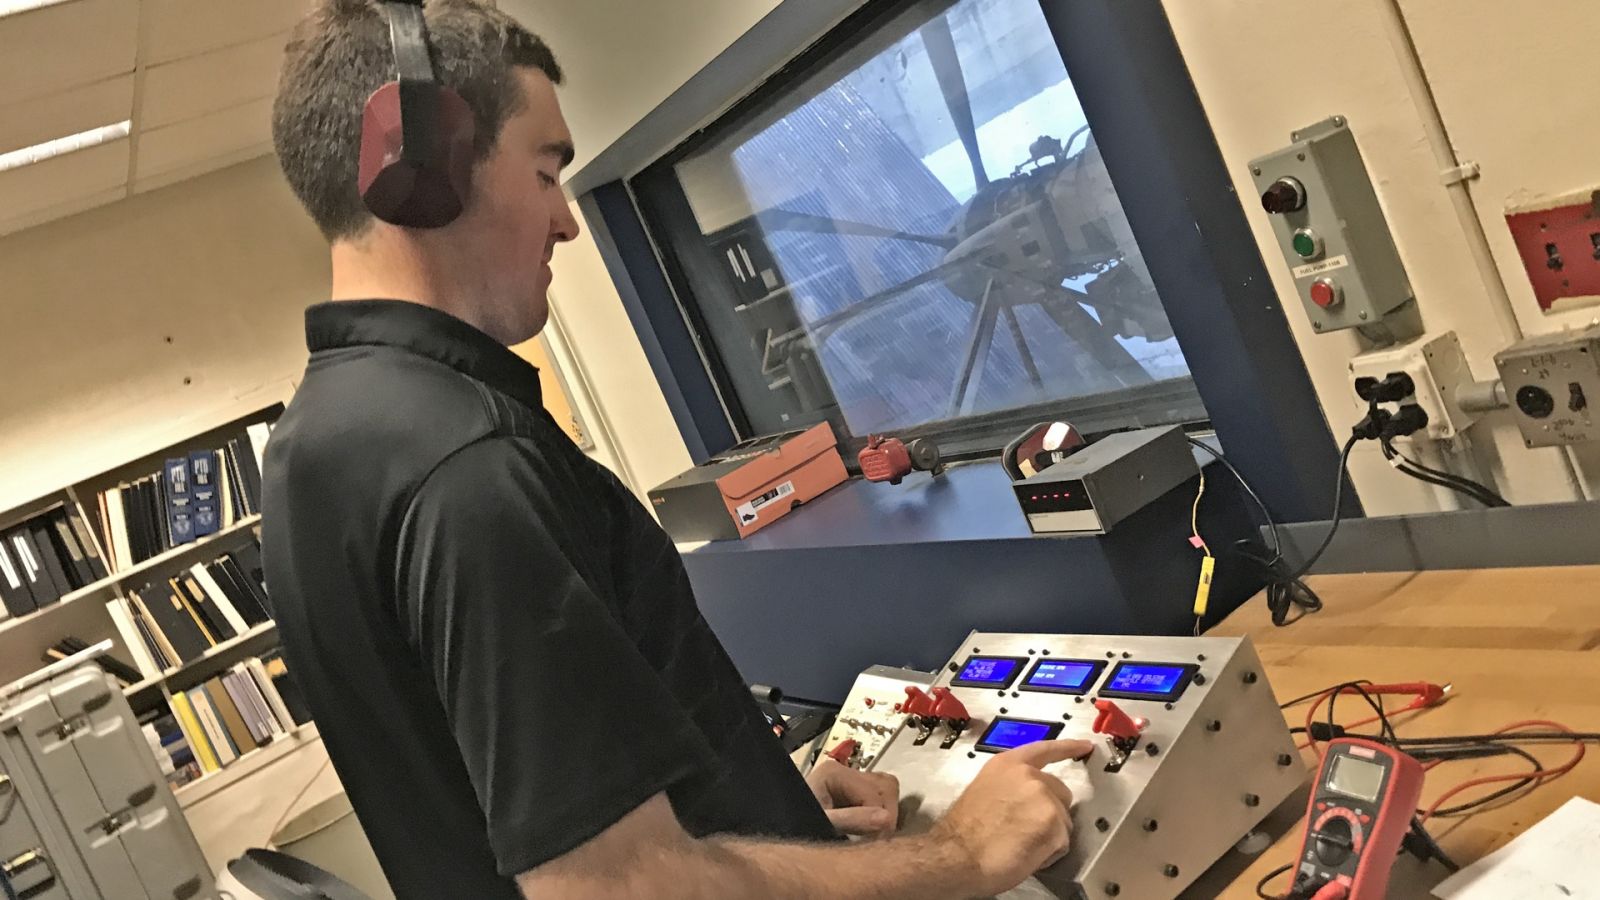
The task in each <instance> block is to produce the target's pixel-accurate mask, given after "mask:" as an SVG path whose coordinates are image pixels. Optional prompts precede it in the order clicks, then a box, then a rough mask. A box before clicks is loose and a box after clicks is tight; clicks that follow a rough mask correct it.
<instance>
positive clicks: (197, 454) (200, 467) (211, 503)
mask: <svg viewBox="0 0 1600 900" xmlns="http://www.w3.org/2000/svg"><path fill="white" fill-rule="evenodd" d="M189 489H190V491H191V494H190V499H191V501H192V504H193V508H194V534H195V537H205V536H206V535H208V534H216V533H217V531H218V530H220V529H221V527H222V507H221V506H220V505H219V498H218V497H217V457H216V454H215V452H214V451H211V450H196V451H194V452H193V453H190V454H189Z"/></svg>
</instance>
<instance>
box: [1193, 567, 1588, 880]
mask: <svg viewBox="0 0 1600 900" xmlns="http://www.w3.org/2000/svg"><path fill="white" fill-rule="evenodd" d="M1309 583H1310V584H1311V586H1312V587H1313V589H1315V590H1316V591H1317V593H1318V594H1320V595H1321V597H1322V600H1323V602H1324V604H1325V605H1326V608H1325V609H1324V610H1323V611H1322V612H1320V613H1316V614H1315V615H1312V616H1308V617H1307V618H1305V619H1304V620H1303V621H1301V622H1299V623H1297V624H1294V625H1291V626H1289V627H1287V628H1275V627H1273V625H1272V623H1271V621H1270V619H1269V617H1268V615H1267V611H1266V605H1265V602H1264V601H1263V600H1262V599H1261V598H1260V597H1257V598H1255V599H1253V600H1251V601H1250V602H1249V603H1248V604H1246V605H1245V606H1243V607H1241V608H1240V609H1239V610H1238V611H1237V612H1235V613H1234V614H1233V615H1232V616H1230V617H1229V618H1228V619H1227V620H1226V621H1224V622H1222V623H1221V624H1220V625H1218V626H1217V627H1216V628H1213V629H1212V630H1211V631H1210V632H1209V634H1210V635H1213V636H1231V635H1248V636H1249V637H1250V638H1251V639H1252V641H1253V642H1254V643H1255V645H1256V649H1257V651H1258V652H1259V653H1260V654H1261V658H1262V661H1263V662H1264V664H1265V665H1266V668H1267V672H1268V676H1269V678H1270V680H1271V682H1272V687H1273V690H1274V691H1275V692H1276V693H1277V695H1278V696H1279V697H1280V698H1283V699H1289V698H1292V697H1297V696H1300V695H1301V694H1307V693H1310V692H1312V691H1315V690H1317V689H1319V688H1323V687H1329V686H1331V685H1333V684H1336V683H1338V682H1342V681H1350V680H1357V679H1370V680H1372V681H1377V682H1395V681H1433V682H1437V683H1441V684H1442V683H1446V682H1448V683H1451V684H1452V685H1453V690H1452V693H1451V695H1450V699H1449V700H1448V701H1446V702H1445V703H1444V704H1443V705H1441V706H1438V707H1435V708H1433V709H1429V710H1425V711H1422V712H1420V713H1415V714H1409V715H1407V716H1405V717H1404V718H1403V719H1402V720H1401V722H1402V723H1403V724H1401V723H1397V730H1399V731H1400V733H1401V734H1402V735H1411V736H1426V735H1446V734H1476V733H1483V732H1488V731H1492V730H1494V729H1496V728H1498V727H1500V726H1502V725H1505V724H1507V723H1510V722H1513V721H1516V720H1519V719H1532V718H1539V719H1555V720H1558V721H1561V722H1564V723H1565V724H1567V725H1569V726H1570V727H1572V728H1574V729H1578V730H1588V731H1595V730H1600V689H1597V688H1600V652H1594V651H1595V648H1597V647H1600V566H1574V567H1564V568H1541V569H1483V570H1475V571H1447V572H1422V573H1403V574H1394V573H1383V574H1363V575H1329V576H1318V577H1315V578H1312V579H1310V581H1309ZM1358 706H1362V707H1364V706H1365V704H1362V703H1361V701H1360V700H1359V698H1354V697H1351V698H1346V699H1344V700H1342V701H1341V703H1340V707H1339V708H1340V711H1341V713H1344V712H1345V711H1348V714H1347V715H1341V718H1342V719H1344V720H1345V721H1350V720H1352V719H1354V718H1356V717H1358V716H1364V715H1366V714H1365V713H1361V712H1359V711H1358V709H1357V707H1358ZM1304 716H1305V707H1304V706H1301V707H1298V708H1296V709H1293V710H1289V711H1288V713H1287V714H1286V717H1287V718H1288V719H1289V720H1290V721H1291V722H1293V724H1296V725H1303V724H1304ZM1527 749H1529V751H1530V752H1532V753H1533V754H1534V755H1535V756H1536V757H1538V758H1539V759H1541V760H1543V761H1544V762H1545V765H1546V766H1547V767H1551V766H1554V765H1559V764H1560V763H1561V762H1563V761H1565V760H1566V759H1567V758H1568V757H1569V756H1570V755H1571V752H1572V751H1571V748H1570V747H1567V746H1557V747H1534V746H1529V747H1528V748H1527ZM1306 760H1307V765H1308V766H1309V765H1313V764H1314V763H1315V758H1314V756H1313V754H1312V753H1311V752H1310V751H1307V753H1306ZM1525 765H1526V764H1525V763H1522V762H1521V761H1520V760H1516V759H1514V758H1505V757H1500V758H1493V759H1486V760H1481V761H1463V762H1453V763H1449V764H1447V765H1444V766H1441V767H1439V769H1437V770H1436V771H1435V773H1434V774H1433V775H1432V776H1431V777H1430V778H1429V781H1428V784H1427V787H1426V788H1425V789H1424V791H1423V805H1424V806H1426V805H1427V804H1428V803H1429V802H1430V800H1431V799H1432V798H1433V797H1436V796H1437V795H1438V794H1439V793H1441V792H1442V791H1443V790H1445V789H1446V788H1448V787H1450V786H1452V785H1454V784H1457V783H1459V782H1461V781H1463V780H1465V779H1468V778H1471V777H1474V776H1477V775H1487V774H1497V773H1501V772H1514V771H1517V770H1518V767H1519V766H1522V767H1525ZM1493 788H1494V786H1490V787H1487V788H1483V789H1481V790H1482V792H1487V791H1489V790H1493ZM1573 795H1581V796H1584V797H1588V798H1590V799H1596V800H1600V750H1593V751H1592V752H1591V753H1590V755H1589V758H1587V759H1585V760H1584V762H1582V763H1580V764H1579V766H1578V767H1577V768H1576V769H1575V770H1573V771H1572V772H1571V773H1569V774H1567V775H1565V776H1562V777H1560V778H1556V779H1553V780H1550V781H1547V782H1546V783H1545V784H1544V785H1542V786H1540V787H1538V788H1534V789H1531V790H1530V791H1527V792H1522V793H1519V794H1518V795H1516V798H1517V799H1514V800H1513V801H1512V802H1509V803H1506V804H1504V805H1497V806H1494V807H1493V808H1490V809H1486V810H1483V811H1480V812H1477V813H1475V814H1473V815H1471V816H1468V817H1466V818H1461V819H1436V820H1434V821H1432V822H1430V823H1429V831H1430V832H1431V833H1432V834H1433V835H1434V837H1435V838H1437V839H1438V841H1439V844H1440V846H1441V847H1443V849H1444V850H1445V852H1447V853H1449V854H1450V855H1451V856H1452V857H1454V858H1455V860H1456V861H1457V862H1459V863H1462V864H1463V865H1464V864H1466V863H1469V862H1471V861H1473V860H1476V859H1478V858H1479V857H1481V856H1483V855H1484V854H1486V853H1488V852H1490V851H1492V850H1494V849H1496V848H1498V847H1499V846H1501V845H1502V844H1504V843H1506V842H1507V841H1508V840H1510V839H1511V838H1512V837H1515V836H1516V835H1517V834H1519V833H1521V832H1522V831H1523V830H1524V829H1526V828H1528V827H1529V826H1531V825H1533V824H1534V823H1536V822H1538V821H1539V820H1540V819H1542V818H1544V817H1545V816H1546V815H1548V814H1550V813H1551V812H1553V811H1554V810H1555V809H1556V808H1557V807H1559V806H1561V805H1562V804H1563V803H1564V802H1566V800H1567V799H1568V798H1569V797H1572V796H1573ZM1474 796H1481V793H1475V792H1473V791H1468V792H1466V793H1464V794H1462V795H1460V796H1459V799H1461V800H1468V799H1471V798H1472V797H1474ZM1305 802H1306V799H1305V794H1304V792H1302V793H1300V794H1299V795H1297V796H1296V797H1294V798H1292V799H1291V800H1290V801H1288V802H1286V803H1285V804H1284V805H1283V806H1281V807H1280V808H1279V809H1277V810H1276V811H1274V812H1273V814H1272V815H1271V816H1269V817H1268V819H1267V821H1266V822H1265V823H1264V826H1263V828H1264V830H1265V831H1267V833H1268V834H1270V835H1272V836H1273V837H1275V838H1277V843H1276V844H1274V845H1273V846H1272V847H1271V848H1270V849H1268V850H1267V851H1266V852H1264V853H1262V854H1261V855H1260V856H1259V857H1256V858H1254V859H1253V860H1247V859H1246V858H1244V857H1242V856H1241V855H1240V854H1233V855H1232V858H1230V859H1225V860H1223V861H1222V862H1221V863H1219V864H1218V865H1217V866H1215V867H1213V869H1212V870H1211V871H1209V872H1207V873H1206V874H1205V875H1204V876H1202V878H1201V879H1200V880H1199V881H1198V882H1196V883H1195V885H1194V886H1193V887H1192V888H1190V890H1189V891H1187V892H1185V894H1184V897H1185V898H1190V897H1193V898H1210V897H1219V898H1226V900H1234V898H1254V897H1255V896H1256V894H1255V885H1256V882H1257V881H1258V880H1259V879H1260V878H1261V876H1263V875H1265V874H1266V873H1267V872H1269V871H1271V870H1272V869H1274V868H1277V867H1278V866H1280V865H1282V864H1284V863H1286V862H1288V861H1289V860H1290V859H1292V858H1293V857H1294V855H1295V854H1296V852H1297V851H1298V850H1299V841H1300V833H1301V827H1302V818H1303V816H1304V814H1305ZM1453 802H1455V801H1452V803H1453ZM1445 875H1446V872H1445V871H1444V869H1443V868H1442V867H1440V866H1439V865H1438V864H1437V863H1429V864H1426V865H1424V864H1420V863H1417V862H1416V860H1414V859H1412V858H1411V857H1409V856H1406V857H1402V858H1401V859H1400V860H1399V861H1397V862H1396V864H1395V869H1394V876H1393V879H1392V881H1391V884H1390V891H1389V896H1390V897H1391V898H1396V900H1402V898H1403V900H1411V898H1417V900H1422V898H1426V897H1428V896H1430V894H1429V890H1430V889H1431V888H1432V887H1433V886H1434V885H1436V884H1438V883H1439V882H1440V881H1442V880H1443V879H1444V877H1445ZM1288 877H1289V876H1287V875H1285V876H1282V877H1280V878H1278V879H1275V880H1274V881H1273V882H1272V883H1271V884H1270V885H1269V886H1268V890H1269V892H1282V891H1283V890H1285V889H1286V888H1287V885H1288V883H1289V881H1288ZM1507 900H1515V898H1507Z"/></svg>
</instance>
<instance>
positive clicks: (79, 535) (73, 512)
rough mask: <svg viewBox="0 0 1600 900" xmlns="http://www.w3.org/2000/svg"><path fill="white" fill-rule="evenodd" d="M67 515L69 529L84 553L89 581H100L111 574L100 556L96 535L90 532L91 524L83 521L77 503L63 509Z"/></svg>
mask: <svg viewBox="0 0 1600 900" xmlns="http://www.w3.org/2000/svg"><path fill="white" fill-rule="evenodd" d="M63 512H64V513H65V514H66V517H67V530H68V531H70V532H72V536H73V537H74V538H75V539H76V541H77V545H78V549H79V551H80V552H81V553H82V554H83V557H84V562H85V563H86V565H87V567H88V569H87V571H88V575H89V583H91V584H92V583H93V582H96V581H99V580H100V579H102V578H105V577H106V576H108V575H110V574H111V572H110V571H109V569H108V567H107V566H106V561H105V560H104V559H102V558H101V556H100V548H98V547H96V546H95V541H94V536H93V535H92V534H90V533H89V526H88V524H87V523H85V522H84V521H83V516H81V515H79V514H78V507H77V506H76V505H75V504H71V503H69V504H67V505H66V507H65V508H64V509H63Z"/></svg>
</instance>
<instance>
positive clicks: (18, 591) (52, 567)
mask: <svg viewBox="0 0 1600 900" xmlns="http://www.w3.org/2000/svg"><path fill="white" fill-rule="evenodd" d="M105 576H106V570H105V563H104V562H103V561H102V560H101V558H100V554H99V552H98V550H96V548H95V545H94V541H93V540H92V539H90V538H89V535H88V530H87V528H86V527H85V526H84V524H83V520H82V519H81V518H80V517H79V516H78V515H77V511H76V510H74V509H72V508H70V507H69V505H68V504H66V503H58V504H56V505H55V506H53V507H51V508H49V509H47V510H45V511H43V512H40V513H36V514H35V515H33V516H31V517H29V518H28V519H26V520H24V521H22V522H19V523H17V524H14V525H12V526H10V527H8V528H5V529H0V619H3V618H10V617H13V616H25V615H27V614H28V613H31V612H33V611H34V610H37V609H38V608H40V607H42V606H49V605H50V604H52V603H54V602H56V601H57V600H60V599H61V598H62V597H65V596H66V595H68V594H70V593H72V592H73V591H75V590H78V589H79V588H82V587H87V586H88V585H90V584H93V583H94V582H95V581H98V580H99V579H101V578H104V577H105Z"/></svg>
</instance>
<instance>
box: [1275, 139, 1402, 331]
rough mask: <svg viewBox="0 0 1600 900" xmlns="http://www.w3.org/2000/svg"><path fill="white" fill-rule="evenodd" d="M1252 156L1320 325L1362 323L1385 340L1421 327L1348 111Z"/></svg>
mask: <svg viewBox="0 0 1600 900" xmlns="http://www.w3.org/2000/svg"><path fill="white" fill-rule="evenodd" d="M1291 139H1292V140H1293V143H1292V144H1290V145H1289V146H1287V147H1285V148H1283V149H1282V150H1278V151H1276V152H1274V153H1270V154H1267V155H1266V156H1263V157H1260V158H1259V159H1256V160H1253V161H1252V162H1251V163H1250V174H1251V176H1252V177H1253V178H1254V179H1255V183H1256V188H1257V189H1258V190H1259V191H1260V192H1261V205H1262V207H1263V208H1264V209H1265V210H1266V211H1267V213H1268V215H1269V217H1270V218H1271V220H1272V230H1273V233H1274V234H1275V235H1277V238H1278V245H1279V248H1280V249H1281V250H1282V251H1283V258H1284V260H1285V261H1286V262H1287V263H1288V265H1289V270H1290V272H1291V273H1293V275H1294V284H1295V292H1296V293H1297V294H1298V295H1299V297H1300V302H1301V303H1302V305H1304V307H1305V310H1306V315H1307V316H1309V317H1310V319H1311V326H1312V327H1313V328H1315V329H1316V330H1317V331H1322V332H1327V331H1338V330H1340V329H1344V328H1361V329H1363V330H1365V331H1367V332H1369V334H1370V335H1371V336H1373V337H1377V338H1380V339H1382V340H1383V342H1385V343H1387V342H1389V341H1392V340H1401V339H1404V338H1409V337H1414V336H1415V335H1416V334H1417V333H1419V323H1418V322H1416V321H1415V320H1416V318H1417V317H1416V316H1415V315H1409V316H1408V315H1401V313H1403V312H1408V311H1413V310H1414V308H1415V304H1414V303H1412V293H1411V282H1410V279H1409V278H1407V276H1406V270H1405V266H1404V265H1403V264H1402V263H1401V261H1400V254H1399V252H1398V251H1397V250H1396V249H1395V244H1394V236H1393V235H1392V234H1391V233H1390V231H1389V223H1388V220H1387V219H1385V218H1384V215H1383V208H1382V207H1380V206H1379V205H1378V195H1377V193H1376V192H1375V191H1374V190H1373V187H1372V179H1371V177H1370V176H1369V175H1368V174H1367V167H1366V164H1365V163H1364V162H1363V161H1362V159H1361V150H1360V149H1359V148H1358V147H1357V146H1356V140H1355V136H1354V135H1353V134H1351V133H1350V128H1349V125H1348V123H1347V122H1346V121H1345V119H1344V117H1343V116H1334V117H1332V118H1330V119H1325V120H1323V121H1321V122H1318V123H1317V124H1315V125H1311V126H1308V127H1306V128H1302V129H1300V130H1299V131H1296V132H1295V133H1294V134H1293V135H1292V136H1291Z"/></svg>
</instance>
